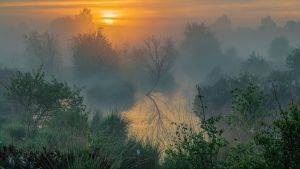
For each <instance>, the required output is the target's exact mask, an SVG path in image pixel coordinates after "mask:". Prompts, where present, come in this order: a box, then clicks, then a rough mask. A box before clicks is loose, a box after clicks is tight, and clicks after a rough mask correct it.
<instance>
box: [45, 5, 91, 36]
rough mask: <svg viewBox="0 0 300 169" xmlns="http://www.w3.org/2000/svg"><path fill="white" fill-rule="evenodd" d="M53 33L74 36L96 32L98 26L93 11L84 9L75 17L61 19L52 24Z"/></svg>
mask: <svg viewBox="0 0 300 169" xmlns="http://www.w3.org/2000/svg"><path fill="white" fill-rule="evenodd" d="M50 27H51V29H50V30H51V31H53V32H55V33H59V34H61V35H73V34H78V33H87V32H89V31H94V30H95V28H96V26H95V23H94V21H93V14H92V11H91V9H88V8H84V9H82V10H81V11H80V13H79V14H77V15H75V16H67V17H59V18H57V19H54V20H53V21H51V23H50Z"/></svg>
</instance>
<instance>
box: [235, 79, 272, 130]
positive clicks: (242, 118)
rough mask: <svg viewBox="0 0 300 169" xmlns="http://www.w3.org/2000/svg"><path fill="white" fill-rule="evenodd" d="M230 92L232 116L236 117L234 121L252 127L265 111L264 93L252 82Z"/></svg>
mask: <svg viewBox="0 0 300 169" xmlns="http://www.w3.org/2000/svg"><path fill="white" fill-rule="evenodd" d="M232 94H233V98H232V111H233V112H232V113H233V116H232V117H233V118H234V119H236V120H235V121H234V123H237V124H238V125H240V126H242V127H247V128H249V127H250V128H251V129H253V127H255V126H256V124H257V121H258V120H259V119H262V117H264V115H265V113H266V112H265V111H266V110H265V108H266V107H265V104H266V102H265V101H266V98H265V96H264V94H263V93H262V91H261V90H260V89H259V87H258V86H257V85H255V84H254V83H250V84H249V85H248V86H247V87H245V88H241V89H239V88H236V89H235V90H233V91H232Z"/></svg>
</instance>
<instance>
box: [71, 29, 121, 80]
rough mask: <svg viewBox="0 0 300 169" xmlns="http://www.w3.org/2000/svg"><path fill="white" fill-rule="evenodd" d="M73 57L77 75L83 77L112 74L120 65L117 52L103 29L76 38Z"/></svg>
mask: <svg viewBox="0 0 300 169" xmlns="http://www.w3.org/2000/svg"><path fill="white" fill-rule="evenodd" d="M73 59H74V69H75V75H76V76H77V77H78V78H83V79H87V78H91V77H93V76H95V75H97V76H99V74H102V75H105V74H106V73H110V74H111V73H112V72H114V71H116V69H117V65H118V64H117V53H116V51H115V50H114V49H113V48H112V46H111V44H110V42H109V41H108V40H107V38H106V36H104V35H103V33H102V30H101V29H98V31H96V32H93V33H86V34H81V35H78V36H76V37H75V38H74V41H73Z"/></svg>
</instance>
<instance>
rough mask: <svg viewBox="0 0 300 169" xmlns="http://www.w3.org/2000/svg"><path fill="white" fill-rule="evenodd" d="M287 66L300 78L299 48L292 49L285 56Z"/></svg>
mask: <svg viewBox="0 0 300 169" xmlns="http://www.w3.org/2000/svg"><path fill="white" fill-rule="evenodd" d="M286 63H287V66H288V68H289V70H290V72H291V73H292V74H293V75H294V77H296V78H297V79H299V78H300V76H299V75H300V48H295V49H293V50H292V51H291V52H290V54H289V55H288V57H287V60H286Z"/></svg>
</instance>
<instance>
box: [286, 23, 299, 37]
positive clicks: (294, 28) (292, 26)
mask: <svg viewBox="0 0 300 169" xmlns="http://www.w3.org/2000/svg"><path fill="white" fill-rule="evenodd" d="M284 29H285V30H286V31H287V32H288V33H293V34H294V33H297V32H299V29H300V22H296V21H294V20H289V21H287V22H286V24H285V26H284Z"/></svg>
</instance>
